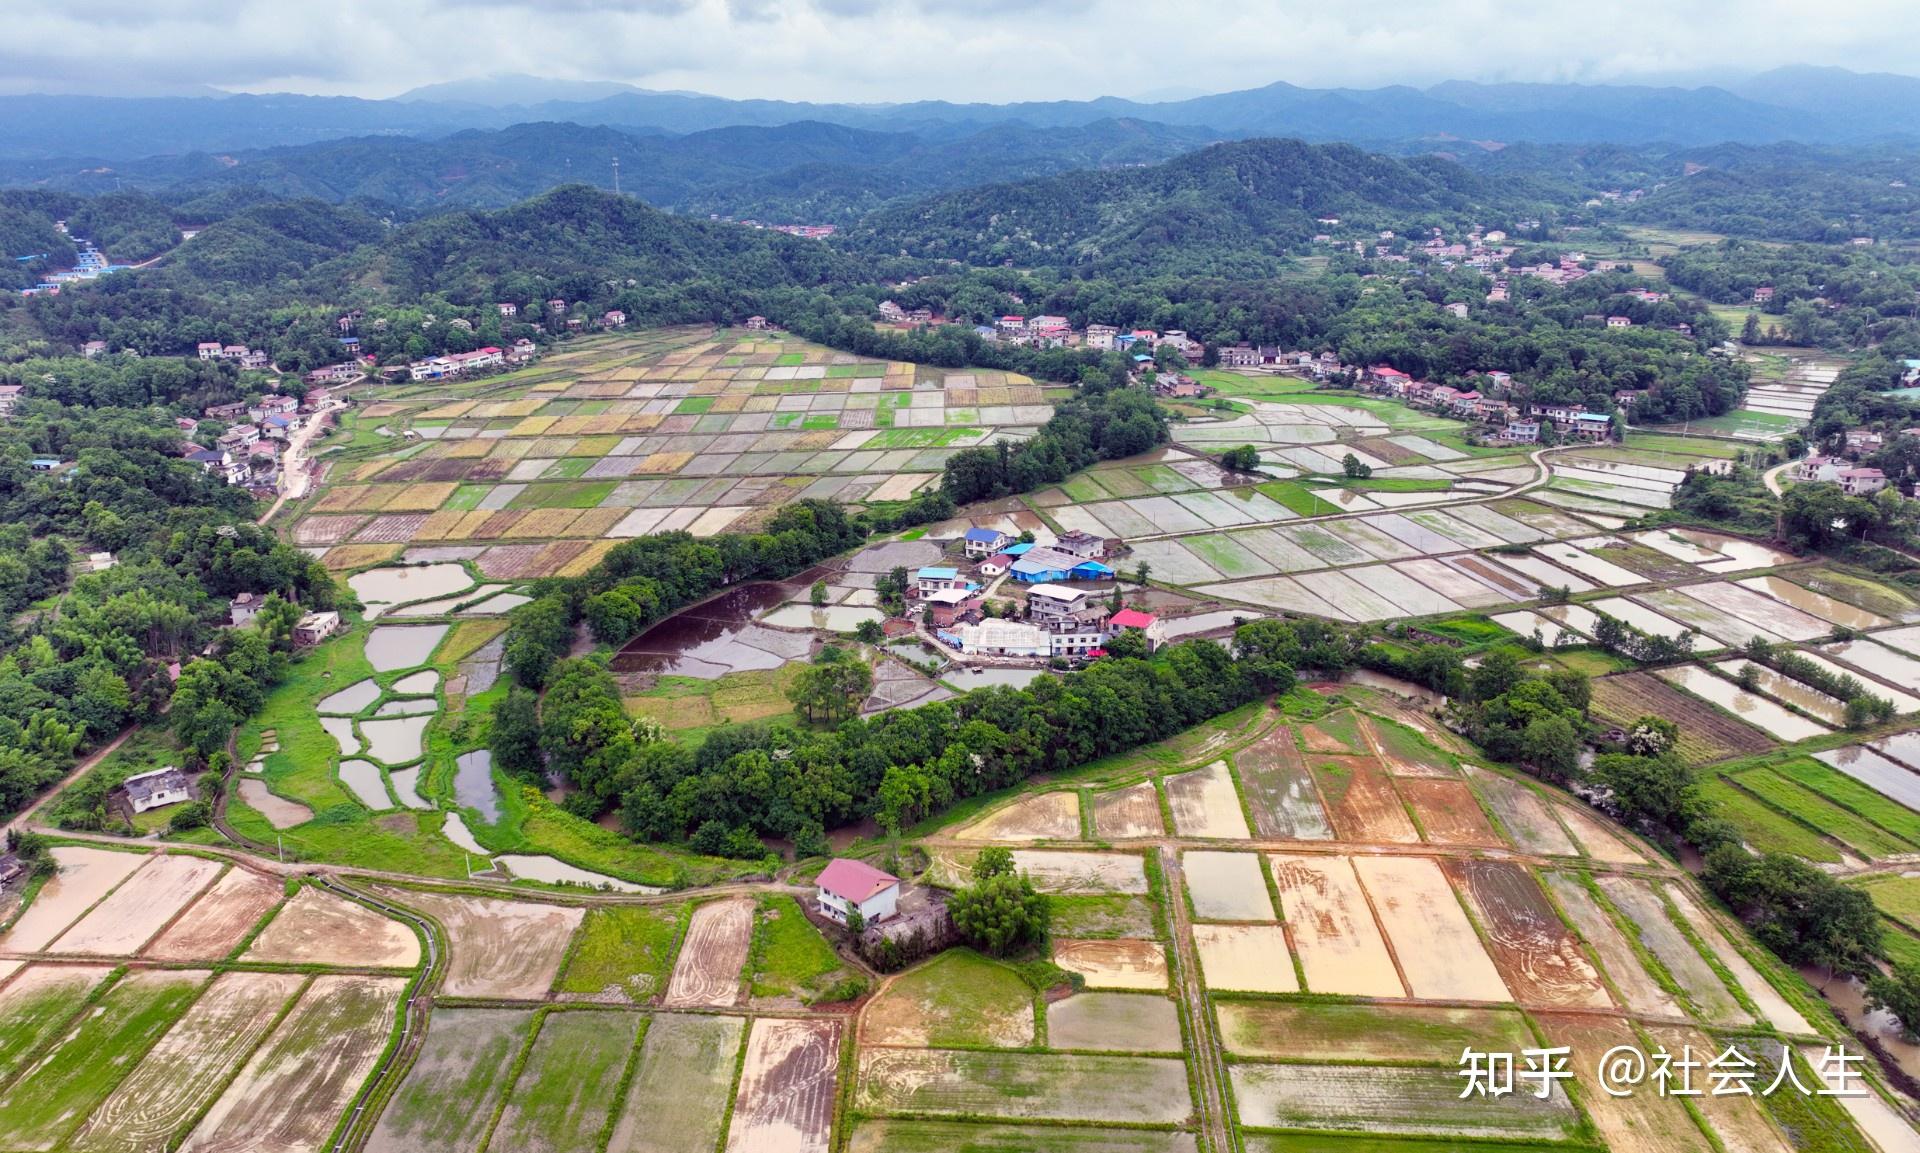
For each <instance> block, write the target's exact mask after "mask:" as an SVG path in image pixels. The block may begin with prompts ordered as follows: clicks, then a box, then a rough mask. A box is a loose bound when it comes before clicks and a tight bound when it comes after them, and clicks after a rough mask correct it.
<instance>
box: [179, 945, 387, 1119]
mask: <svg viewBox="0 0 1920 1153" xmlns="http://www.w3.org/2000/svg"><path fill="white" fill-rule="evenodd" d="M406 986H407V982H406V979H405V978H403V977H359V976H325V977H315V978H314V980H313V984H312V985H310V986H308V988H307V991H306V993H305V995H303V996H302V997H301V998H300V1001H299V1003H298V1004H296V1005H295V1006H294V1007H293V1011H292V1012H291V1013H289V1014H288V1015H287V1016H286V1017H285V1019H283V1020H282V1021H281V1022H280V1026H279V1028H277V1029H275V1030H274V1031H273V1033H272V1035H271V1036H269V1037H268V1038H267V1040H266V1042H265V1043H264V1044H262V1045H261V1047H260V1048H259V1049H258V1050H256V1051H255V1052H254V1054H253V1057H252V1059H251V1060H249V1061H248V1062H247V1065H246V1068H244V1069H242V1070H241V1071H240V1076H239V1077H238V1078H236V1079H235V1080H234V1081H233V1083H232V1084H230V1085H228V1086H227V1091H226V1092H225V1093H222V1094H221V1095H220V1099H219V1100H218V1101H215V1102H214V1104H213V1108H212V1109H211V1110H209V1111H208V1112H207V1115H206V1116H205V1117H204V1118H202V1119H201V1121H200V1124H199V1125H197V1126H195V1127H194V1130H193V1133H192V1134H191V1135H190V1136H189V1137H188V1138H187V1141H186V1144H185V1145H182V1146H181V1150H182V1153H267V1151H271V1153H313V1151H315V1150H318V1149H319V1148H320V1146H321V1143H322V1142H324V1141H325V1140H326V1138H327V1136H328V1134H330V1133H332V1132H333V1129H334V1126H335V1125H337V1124H338V1123H339V1121H340V1117H341V1115H342V1114H343V1113H344V1112H345V1111H346V1108H347V1103H348V1102H349V1101H351V1100H352V1099H353V1095H354V1094H355V1093H358V1092H359V1091H360V1086H361V1083H362V1082H364V1081H365V1080H366V1079H367V1075H368V1074H369V1073H371V1072H372V1071H373V1066H374V1062H376V1061H377V1060H379V1057H380V1053H381V1051H382V1050H383V1049H385V1048H386V1045H387V1040H388V1038H389V1037H390V1036H391V1035H392V1031H393V1020H394V1011H395V1009H396V1008H397V1007H398V1005H399V1003H400V998H401V996H402V995H403V994H404V992H405V990H406Z"/></svg>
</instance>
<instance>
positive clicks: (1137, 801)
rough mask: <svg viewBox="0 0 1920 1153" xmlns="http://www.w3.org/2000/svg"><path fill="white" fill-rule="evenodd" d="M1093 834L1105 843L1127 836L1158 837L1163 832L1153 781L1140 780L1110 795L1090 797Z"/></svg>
mask: <svg viewBox="0 0 1920 1153" xmlns="http://www.w3.org/2000/svg"><path fill="white" fill-rule="evenodd" d="M1093 832H1094V835H1095V836H1097V837H1099V838H1100V839H1102V840H1106V841H1119V840H1125V839H1127V838H1128V837H1157V836H1159V835H1160V834H1162V833H1164V832H1166V829H1165V828H1163V827H1162V822H1161V820H1160V795H1159V794H1158V793H1156V792H1154V789H1153V782H1152V781H1142V782H1140V783H1139V784H1137V785H1132V786H1130V787H1128V788H1124V789H1115V790H1113V791H1112V792H1110V793H1095V794H1094V795H1093Z"/></svg>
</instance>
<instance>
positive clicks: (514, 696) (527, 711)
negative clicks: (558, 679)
mask: <svg viewBox="0 0 1920 1153" xmlns="http://www.w3.org/2000/svg"><path fill="white" fill-rule="evenodd" d="M487 747H488V748H489V749H491V750H492V751H493V763H494V764H495V765H497V766H498V767H499V768H500V770H501V771H502V772H505V773H510V774H512V775H514V776H517V777H525V778H528V779H530V780H535V781H538V780H540V779H541V778H542V777H543V776H544V775H545V772H546V758H545V756H543V755H542V754H541V752H540V698H539V697H538V696H536V695H535V694H534V693H533V692H532V691H530V690H528V689H524V688H521V687H520V686H519V685H514V686H513V687H511V688H509V689H508V690H507V696H506V699H505V700H503V701H501V702H500V703H499V704H498V705H495V706H494V709H493V727H492V729H491V730H489V732H488V734H487Z"/></svg>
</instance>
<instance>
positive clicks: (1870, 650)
mask: <svg viewBox="0 0 1920 1153" xmlns="http://www.w3.org/2000/svg"><path fill="white" fill-rule="evenodd" d="M1820 651H1821V652H1823V653H1825V654H1827V655H1828V656H1830V657H1833V658H1834V659H1836V660H1838V661H1840V662H1842V663H1844V664H1848V665H1852V666H1853V667H1854V668H1856V669H1859V670H1860V671H1861V672H1863V673H1866V674H1867V675H1868V676H1871V677H1876V678H1878V679H1880V680H1883V681H1885V682H1887V683H1888V684H1892V685H1900V686H1901V687H1903V688H1911V687H1912V686H1914V685H1920V661H1916V660H1914V659H1913V658H1911V657H1907V656H1903V655H1901V654H1900V653H1897V652H1895V651H1893V650H1892V649H1890V648H1888V647H1887V646H1885V645H1882V644H1876V643H1874V642H1873V641H1870V640H1866V639H1861V640H1857V641H1842V642H1840V643H1839V644H1831V645H1821V646H1820Z"/></svg>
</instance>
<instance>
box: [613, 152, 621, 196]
mask: <svg viewBox="0 0 1920 1153" xmlns="http://www.w3.org/2000/svg"><path fill="white" fill-rule="evenodd" d="M613 194H614V195H615V196H618V195H620V158H619V157H618V156H616V157H614V158H613Z"/></svg>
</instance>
